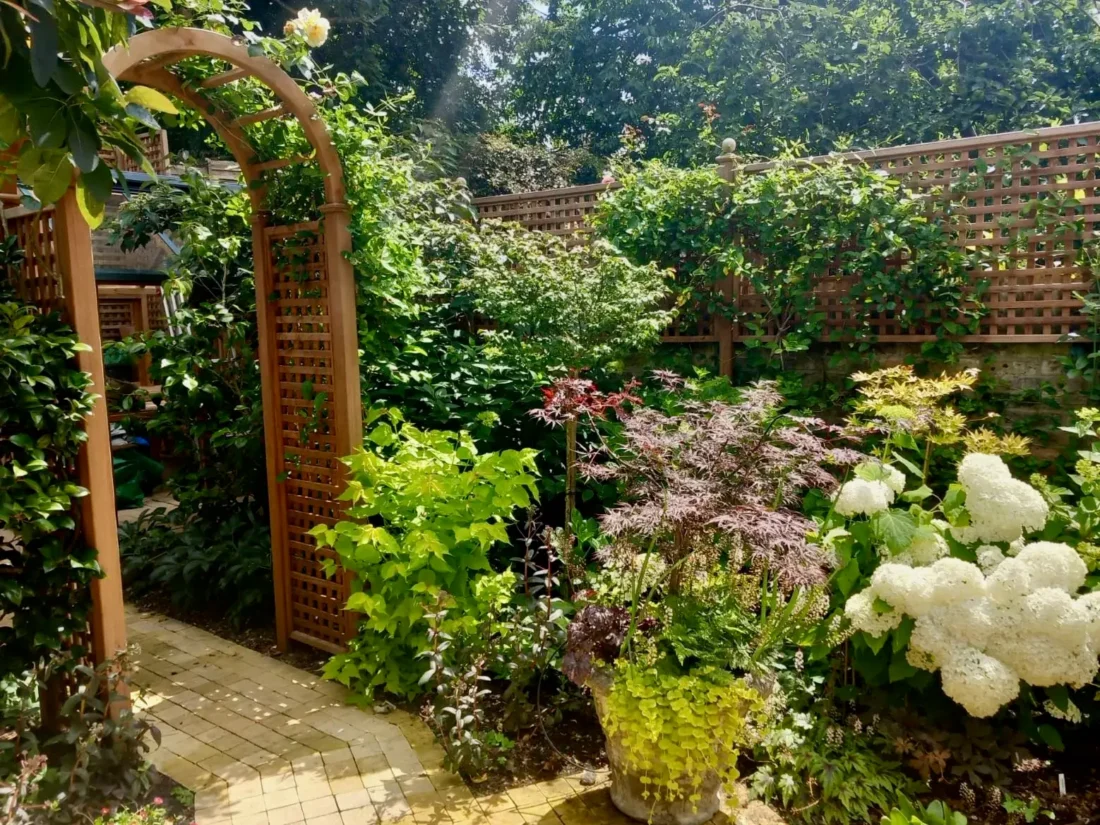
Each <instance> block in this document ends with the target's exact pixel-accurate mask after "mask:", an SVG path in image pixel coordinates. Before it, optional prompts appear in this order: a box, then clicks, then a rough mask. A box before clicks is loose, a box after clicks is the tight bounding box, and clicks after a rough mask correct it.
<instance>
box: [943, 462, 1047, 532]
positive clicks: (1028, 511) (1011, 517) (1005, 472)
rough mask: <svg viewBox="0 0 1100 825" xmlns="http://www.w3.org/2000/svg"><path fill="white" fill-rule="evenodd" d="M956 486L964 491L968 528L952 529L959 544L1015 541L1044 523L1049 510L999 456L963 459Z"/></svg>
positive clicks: (1037, 495) (1033, 490) (1036, 493)
mask: <svg viewBox="0 0 1100 825" xmlns="http://www.w3.org/2000/svg"><path fill="white" fill-rule="evenodd" d="M959 483H960V484H961V485H962V487H963V489H964V490H965V491H966V510H967V512H968V513H969V514H970V526H969V527H956V528H953V530H952V534H953V535H954V536H955V538H957V539H958V540H959V541H961V542H962V543H963V544H970V543H971V542H975V541H981V542H987V543H988V542H994V541H1016V540H1017V539H1019V538H1020V537H1021V536H1023V534H1024V533H1025V532H1029V531H1031V530H1038V529H1040V528H1041V527H1042V526H1043V525H1044V524H1046V520H1047V515H1048V514H1049V512H1050V508H1049V507H1047V503H1046V502H1045V501H1044V500H1043V497H1042V496H1041V495H1039V491H1038V490H1036V489H1035V488H1034V487H1032V486H1031V485H1029V484H1025V483H1024V482H1022V481H1017V480H1016V479H1014V478H1013V477H1012V473H1011V472H1010V471H1009V469H1008V465H1007V464H1005V463H1004V461H1003V460H1002V459H1001V458H1000V457H999V456H995V455H985V454H984V453H971V454H970V455H968V456H966V457H965V458H964V459H963V460H962V462H961V463H960V464H959Z"/></svg>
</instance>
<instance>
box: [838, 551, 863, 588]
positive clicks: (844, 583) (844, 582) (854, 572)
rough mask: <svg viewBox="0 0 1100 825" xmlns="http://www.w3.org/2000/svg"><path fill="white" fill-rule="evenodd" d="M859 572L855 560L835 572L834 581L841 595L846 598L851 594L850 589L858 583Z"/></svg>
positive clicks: (857, 563)
mask: <svg viewBox="0 0 1100 825" xmlns="http://www.w3.org/2000/svg"><path fill="white" fill-rule="evenodd" d="M859 572H860V571H859V562H858V561H857V560H856V559H852V560H851V561H849V562H848V563H847V564H846V565H844V567H843V568H841V569H840V570H839V571H838V572H837V574H836V579H835V581H836V586H837V589H839V590H840V592H841V595H843V596H845V597H847V596H848V594H850V593H851V592H852V588H853V587H855V585H856V582H858V581H859Z"/></svg>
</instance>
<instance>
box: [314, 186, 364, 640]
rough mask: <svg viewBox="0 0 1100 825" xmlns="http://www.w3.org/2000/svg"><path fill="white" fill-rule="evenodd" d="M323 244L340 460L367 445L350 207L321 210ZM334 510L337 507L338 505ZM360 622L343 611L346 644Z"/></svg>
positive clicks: (337, 475)
mask: <svg viewBox="0 0 1100 825" xmlns="http://www.w3.org/2000/svg"><path fill="white" fill-rule="evenodd" d="M321 217H322V221H321V224H322V229H323V232H324V240H325V264H326V273H327V275H328V292H329V313H330V315H329V321H330V323H331V325H332V369H333V389H334V392H333V398H334V401H335V409H334V416H335V421H334V422H333V424H334V430H335V433H334V434H335V438H334V449H335V452H336V458H337V459H340V458H343V457H345V456H348V455H351V454H352V453H353V452H354V451H355V450H356V449H357V448H359V447H361V446H362V444H363V398H362V395H361V394H360V389H359V335H358V323H357V322H358V318H357V314H356V289H355V268H354V267H353V266H352V264H351V261H350V260H348V257H347V255H348V253H349V252H351V248H352V243H351V231H350V229H349V224H350V223H351V213H350V211H349V209H348V205H347V204H346V203H326V204H324V205H323V206H322V207H321ZM347 474H348V473H347V468H346V467H345V466H344V465H343V464H340V463H337V464H336V466H335V468H334V473H333V478H334V480H336V481H337V483H338V484H339V485H340V486H341V487H343V486H344V485H345V484H346V483H347ZM334 504H335V502H334ZM345 575H346V578H345V581H344V599H345V601H346V600H347V598H348V596H349V595H350V594H351V579H352V576H351V574H350V573H347V574H345ZM356 621H357V620H356V616H355V614H353V613H350V612H348V611H346V610H345V611H344V613H343V632H344V638H345V639H350V638H352V637H353V636H354V635H355V626H356Z"/></svg>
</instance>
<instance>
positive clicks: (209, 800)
mask: <svg viewBox="0 0 1100 825" xmlns="http://www.w3.org/2000/svg"><path fill="white" fill-rule="evenodd" d="M126 615H127V625H128V628H129V633H130V638H131V640H132V641H133V642H135V643H136V644H137V645H138V646H139V648H140V652H139V653H138V655H137V659H136V667H135V676H134V686H135V688H138V689H139V693H140V695H138V696H137V697H136V699H135V706H136V707H137V708H138V709H139V711H140V712H141V713H144V714H145V715H147V716H148V717H150V720H151V721H152V722H153V723H154V724H155V725H156V726H157V727H158V728H160V731H161V734H162V736H163V739H162V742H161V745H160V747H159V748H156V747H155V748H154V750H153V753H152V754H151V757H150V758H151V760H152V762H153V763H154V764H155V765H156V766H157V768H158V769H160V770H161V771H162V772H163V773H165V774H167V775H168V776H170V777H171V778H172V779H174V780H175V781H177V782H179V783H180V784H181V785H184V786H185V787H187V788H190V789H191V790H193V791H195V809H196V817H195V819H196V823H195V825H295V823H305V825H373V824H374V823H377V822H399V823H402V825H410V824H411V823H417V825H452V823H453V825H466V824H467V823H469V825H523V824H524V823H539V825H619V823H622V824H623V825H626V823H629V822H631V820H628V819H626V818H625V817H623V816H622V815H621V814H620V813H619V812H618V811H617V810H615V808H614V807H613V805H612V804H611V799H610V797H609V796H608V792H607V779H606V776H605V775H600V776H599V777H598V782H597V784H596V785H595V786H591V787H585V786H582V785H581V783H580V776H579V775H578V776H566V777H561V778H559V779H555V780H551V781H549V782H542V783H538V784H534V785H529V786H526V787H522V788H517V789H514V790H510V791H508V792H507V793H499V794H493V795H488V796H475V794H474V793H472V792H471V791H470V790H469V788H467V786H466V785H465V784H464V783H463V782H462V780H461V779H460V778H458V777H457V776H455V775H454V774H452V773H450V772H448V771H447V770H446V769H445V768H444V767H443V751H442V749H441V748H440V747H439V745H438V744H437V743H436V742H435V740H434V738H433V736H432V733H431V731H430V730H429V729H428V727H427V726H426V725H425V724H424V723H423V722H422V721H421V720H420V719H419V718H418V717H416V716H414V715H412V714H409V713H406V712H404V711H401V710H394V711H392V712H390V713H386V714H376V713H373V712H372V711H370V710H365V709H360V708H357V707H353V706H351V705H348V704H347V699H348V691H346V690H345V689H344V688H343V687H341V686H339V685H336V684H333V683H331V682H325V681H322V680H321V679H319V678H317V677H316V676H314V675H312V674H310V673H308V672H306V671H304V670H299V669H298V668H295V667H291V666H290V665H287V664H285V663H283V662H279V661H277V660H275V659H272V658H270V657H268V656H264V655H263V654H261V653H257V652H255V651H252V650H249V649H248V648H245V647H241V646H240V645H236V644H233V643H232V642H229V641H226V640H225V639H222V638H219V637H218V636H215V635H213V634H211V633H207V632H206V631H204V630H200V629H198V628H196V627H192V626H190V625H187V624H184V623H183V622H179V621H176V620H174V619H169V618H166V617H164V616H161V615H158V614H155V613H149V612H144V611H141V610H138V609H137V608H134V607H133V606H128V607H127V614H126ZM720 816H721V815H720ZM723 821H725V820H724V817H723Z"/></svg>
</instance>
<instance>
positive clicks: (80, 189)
mask: <svg viewBox="0 0 1100 825" xmlns="http://www.w3.org/2000/svg"><path fill="white" fill-rule="evenodd" d="M76 205H77V207H79V209H80V214H81V215H83V216H84V220H85V221H87V222H88V228H90V229H97V228H98V227H99V225H100V224H101V223H103V215H104V214H105V212H106V209H105V206H104V204H103V203H102V202H101V201H98V200H96V199H95V198H94V197H93V196H92V195H91V193H90V192H88V188H87V187H86V186H85V185H84V178H83V177H81V178H80V179H79V180H77V182H76Z"/></svg>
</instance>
